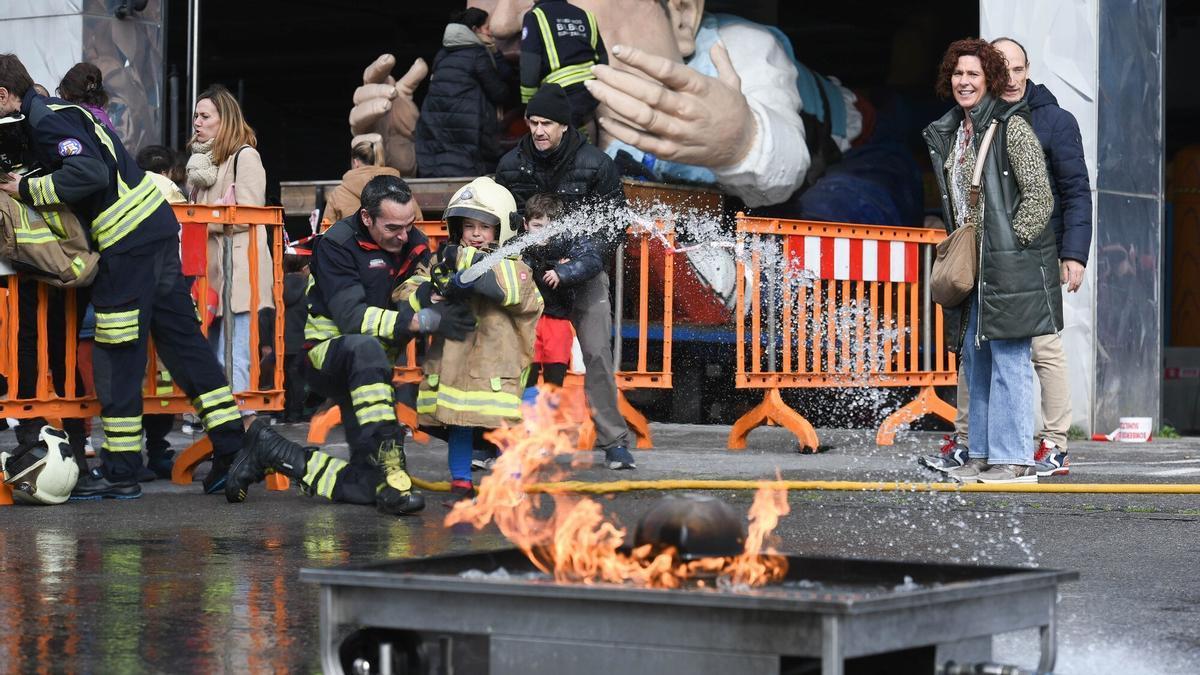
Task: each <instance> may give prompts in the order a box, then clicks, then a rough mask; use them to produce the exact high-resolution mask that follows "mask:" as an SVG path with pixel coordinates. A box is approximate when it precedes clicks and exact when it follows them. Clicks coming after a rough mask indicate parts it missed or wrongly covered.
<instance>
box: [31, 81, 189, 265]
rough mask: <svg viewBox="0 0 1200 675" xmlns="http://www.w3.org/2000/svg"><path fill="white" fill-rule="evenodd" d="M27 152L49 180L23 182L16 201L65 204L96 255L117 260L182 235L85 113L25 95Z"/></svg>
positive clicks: (113, 140) (111, 138) (129, 161)
mask: <svg viewBox="0 0 1200 675" xmlns="http://www.w3.org/2000/svg"><path fill="white" fill-rule="evenodd" d="M21 114H23V115H24V116H25V123H26V125H27V126H26V129H27V131H28V134H29V140H30V144H29V145H30V150H31V152H32V153H33V156H34V158H35V159H36V160H37V163H38V164H39V165H41V167H42V168H44V169H45V170H46V171H47V172H48V173H47V174H45V175H40V176H32V177H28V178H25V179H24V180H22V181H21V201H22V202H24V203H26V204H30V205H32V206H33V207H35V208H38V209H41V208H42V207H46V206H55V205H59V204H62V205H65V206H67V207H69V208H70V209H71V211H72V212H74V213H75V215H76V217H78V218H79V220H80V222H82V223H84V224H85V225H86V226H87V227H88V233H89V235H90V237H91V240H92V243H93V245H94V246H95V249H96V250H98V251H100V252H101V253H121V252H123V251H128V250H132V249H134V248H137V247H139V246H142V245H145V244H149V243H151V242H156V241H161V240H163V239H168V238H171V237H177V236H179V221H177V220H176V219H175V214H174V213H172V211H171V207H170V206H168V205H167V202H166V200H165V199H163V196H162V193H161V192H159V190H158V187H157V186H156V185H155V184H154V180H153V179H151V178H150V177H149V176H148V175H147V174H146V173H144V172H143V171H142V170H141V169H139V168H138V166H137V164H136V163H135V162H134V160H133V158H132V157H130V156H129V153H128V152H126V150H125V146H124V145H122V144H121V141H120V139H118V138H117V137H116V135H115V134H113V133H112V132H111V131H109V129H108V128H106V127H105V126H104V125H103V124H102V123H100V122H99V121H98V120H96V118H95V117H93V116H92V114H91V113H89V112H88V111H87V110H84V109H83V108H81V107H79V106H77V105H72V104H70V103H67V102H66V101H62V100H60V99H56V98H47V97H44V96H36V95H33V94H32V92H30V95H29V96H26V97H25V98H24V99H22V101H21Z"/></svg>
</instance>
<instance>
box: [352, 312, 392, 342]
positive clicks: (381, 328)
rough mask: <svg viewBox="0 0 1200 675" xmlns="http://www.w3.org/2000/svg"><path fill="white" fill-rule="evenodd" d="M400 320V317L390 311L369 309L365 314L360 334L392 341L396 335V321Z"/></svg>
mask: <svg viewBox="0 0 1200 675" xmlns="http://www.w3.org/2000/svg"><path fill="white" fill-rule="evenodd" d="M398 318H399V315H398V314H397V313H396V312H394V311H392V310H390V309H383V308H381V307H367V311H365V312H363V320H362V326H360V332H361V333H362V334H363V335H373V336H375V337H378V338H384V339H387V340H390V339H392V336H394V335H395V334H396V319H398Z"/></svg>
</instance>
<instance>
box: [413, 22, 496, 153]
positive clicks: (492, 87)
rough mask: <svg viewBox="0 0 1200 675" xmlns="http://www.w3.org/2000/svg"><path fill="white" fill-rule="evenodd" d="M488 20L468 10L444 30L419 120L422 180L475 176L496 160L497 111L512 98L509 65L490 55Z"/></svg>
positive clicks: (418, 150)
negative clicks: (508, 80)
mask: <svg viewBox="0 0 1200 675" xmlns="http://www.w3.org/2000/svg"><path fill="white" fill-rule="evenodd" d="M487 18H488V14H487V12H485V11H483V10H481V9H478V8H471V9H467V10H465V11H463V12H461V13H459V14H457V15H455V17H454V18H453V19H452V20H451V22H450V23H449V24H448V25H447V26H446V32H445V34H444V35H443V37H442V50H441V51H439V52H438V55H437V57H435V58H434V60H433V76H432V77H431V78H430V82H429V92H428V93H427V94H426V95H425V101H424V102H423V103H422V104H421V117H420V118H419V119H418V120H417V135H416V147H417V173H418V175H420V176H421V177H439V176H479V175H482V174H486V173H491V172H492V171H493V170H494V169H495V168H496V161H497V160H499V159H500V154H501V153H500V125H499V122H498V121H497V118H496V106H498V105H501V104H503V103H505V102H507V101H508V100H509V99H510V98H511V94H512V93H514V92H513V91H512V90H511V89H510V87H509V86H508V83H507V82H506V81H505V78H506V72H505V71H509V70H510V69H509V68H508V65H507V63H505V62H504V60H503V58H502V57H500V56H499V55H497V54H495V53H494V47H493V43H492V36H491V33H490V32H489V31H488V28H487Z"/></svg>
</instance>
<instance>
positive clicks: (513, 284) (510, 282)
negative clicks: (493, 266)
mask: <svg viewBox="0 0 1200 675" xmlns="http://www.w3.org/2000/svg"><path fill="white" fill-rule="evenodd" d="M500 271H501V273H502V274H503V275H504V305H503V306H504V307H511V306H513V305H515V304H517V303H518V302H520V301H521V288H520V285H519V283H520V282H519V280H518V278H517V263H516V261H515V260H501V261H500Z"/></svg>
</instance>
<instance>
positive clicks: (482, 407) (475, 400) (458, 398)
mask: <svg viewBox="0 0 1200 675" xmlns="http://www.w3.org/2000/svg"><path fill="white" fill-rule="evenodd" d="M439 407H445V408H449V409H450V410H457V411H459V412H473V413H478V414H481V415H495V416H497V417H520V416H521V397H520V396H517V395H515V394H510V393H508V392H503V391H462V390H461V389H455V388H454V387H448V386H446V385H445V384H442V385H440V386H439V387H438V388H437V389H436V390H430V389H423V390H421V391H420V392H418V393H417V412H418V413H427V414H432V413H434V412H436V411H437V409H438V408H439Z"/></svg>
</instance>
